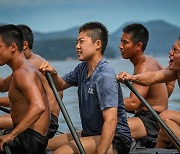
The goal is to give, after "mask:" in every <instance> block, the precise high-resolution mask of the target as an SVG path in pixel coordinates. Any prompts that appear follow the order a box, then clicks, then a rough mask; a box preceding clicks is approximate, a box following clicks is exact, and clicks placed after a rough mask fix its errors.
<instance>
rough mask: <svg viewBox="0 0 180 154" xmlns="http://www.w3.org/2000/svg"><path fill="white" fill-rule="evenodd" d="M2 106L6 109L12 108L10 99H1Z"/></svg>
mask: <svg viewBox="0 0 180 154" xmlns="http://www.w3.org/2000/svg"><path fill="white" fill-rule="evenodd" d="M0 105H1V106H5V107H10V100H9V97H0Z"/></svg>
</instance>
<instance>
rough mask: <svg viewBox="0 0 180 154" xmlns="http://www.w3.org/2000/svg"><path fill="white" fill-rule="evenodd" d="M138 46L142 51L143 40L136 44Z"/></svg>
mask: <svg viewBox="0 0 180 154" xmlns="http://www.w3.org/2000/svg"><path fill="white" fill-rule="evenodd" d="M136 46H137V50H138V51H139V50H141V51H142V48H143V44H142V42H138V43H137V44H136Z"/></svg>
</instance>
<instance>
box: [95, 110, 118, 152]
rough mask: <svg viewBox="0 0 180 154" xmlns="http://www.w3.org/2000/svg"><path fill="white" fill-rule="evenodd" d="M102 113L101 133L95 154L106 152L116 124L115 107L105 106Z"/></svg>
mask: <svg viewBox="0 0 180 154" xmlns="http://www.w3.org/2000/svg"><path fill="white" fill-rule="evenodd" d="M102 113H103V118H104V124H103V128H102V134H101V138H100V142H99V145H98V148H97V154H100V153H107V151H108V149H109V147H110V145H111V143H112V140H113V137H114V133H115V129H116V125H117V108H107V109H105V110H104V111H102Z"/></svg>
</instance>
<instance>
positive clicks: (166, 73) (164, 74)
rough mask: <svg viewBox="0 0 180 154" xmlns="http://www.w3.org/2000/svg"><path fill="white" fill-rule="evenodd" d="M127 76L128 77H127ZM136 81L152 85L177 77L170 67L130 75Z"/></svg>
mask: <svg viewBox="0 0 180 154" xmlns="http://www.w3.org/2000/svg"><path fill="white" fill-rule="evenodd" d="M125 78H126V77H125ZM128 78H129V79H127V80H130V81H132V82H134V83H137V84H140V85H152V84H154V83H163V82H166V83H167V82H170V81H174V80H175V79H176V78H177V77H176V73H175V72H174V71H172V70H169V68H165V69H164V70H160V71H155V72H145V73H142V74H137V75H133V76H129V77H128Z"/></svg>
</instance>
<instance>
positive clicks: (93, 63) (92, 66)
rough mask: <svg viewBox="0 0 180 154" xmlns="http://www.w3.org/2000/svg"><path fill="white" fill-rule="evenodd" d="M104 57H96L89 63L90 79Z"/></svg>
mask: <svg viewBox="0 0 180 154" xmlns="http://www.w3.org/2000/svg"><path fill="white" fill-rule="evenodd" d="M102 57H103V56H102V55H100V56H96V57H94V58H92V59H91V60H90V61H87V64H88V77H89V76H90V75H91V74H92V72H93V71H94V70H95V69H96V66H97V65H98V64H99V62H100V61H101V59H102Z"/></svg>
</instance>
